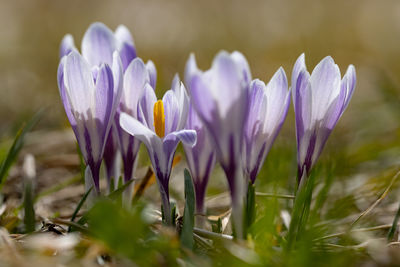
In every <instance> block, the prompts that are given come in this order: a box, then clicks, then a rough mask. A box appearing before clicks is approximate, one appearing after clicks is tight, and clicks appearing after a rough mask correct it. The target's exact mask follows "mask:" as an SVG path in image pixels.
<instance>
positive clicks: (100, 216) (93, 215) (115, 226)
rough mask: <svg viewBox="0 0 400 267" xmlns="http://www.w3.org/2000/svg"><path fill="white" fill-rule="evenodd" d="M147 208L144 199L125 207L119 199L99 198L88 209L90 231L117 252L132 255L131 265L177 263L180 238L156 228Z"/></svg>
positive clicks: (170, 264)
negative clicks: (146, 211)
mask: <svg viewBox="0 0 400 267" xmlns="http://www.w3.org/2000/svg"><path fill="white" fill-rule="evenodd" d="M144 208H145V206H144V205H143V203H141V202H137V203H136V204H135V205H133V206H132V208H131V209H125V208H123V207H122V206H121V205H120V203H118V202H116V201H112V200H110V199H99V200H98V201H97V202H96V203H95V204H94V206H93V208H92V209H90V210H89V212H88V213H87V218H88V226H89V228H88V229H89V230H90V232H89V234H90V235H91V237H92V238H95V239H97V240H100V241H101V243H102V244H104V245H105V246H106V247H107V248H108V249H109V250H110V251H111V252H113V253H114V254H117V255H118V256H123V257H127V258H129V259H131V260H132V264H130V263H129V262H128V263H127V264H128V265H134V266H159V265H163V266H164V265H165V266H176V265H177V263H176V259H177V258H178V257H179V256H180V254H179V242H176V241H177V240H176V239H175V238H171V235H170V234H168V235H165V234H164V233H163V232H162V231H161V232H157V233H155V232H154V231H152V230H151V228H150V225H149V224H150V223H151V222H150V221H149V218H148V216H145V213H144V212H145V211H144ZM118 258H119V257H118ZM118 258H117V259H118ZM124 262H126V261H124Z"/></svg>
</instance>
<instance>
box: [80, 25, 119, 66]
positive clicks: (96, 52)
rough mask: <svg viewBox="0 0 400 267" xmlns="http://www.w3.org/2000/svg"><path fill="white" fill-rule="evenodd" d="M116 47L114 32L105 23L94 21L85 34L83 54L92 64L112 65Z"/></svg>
mask: <svg viewBox="0 0 400 267" xmlns="http://www.w3.org/2000/svg"><path fill="white" fill-rule="evenodd" d="M116 49H117V47H116V40H115V37H114V33H113V32H112V31H111V30H110V29H109V28H108V27H107V26H105V25H104V24H103V23H100V22H96V23H93V24H92V25H90V27H89V29H88V30H87V31H86V33H85V35H84V36H83V39H82V55H83V57H84V58H85V59H86V60H87V61H88V62H89V64H90V65H92V66H93V65H100V64H101V63H107V64H108V65H110V66H112V62H113V52H114V51H115V50H116Z"/></svg>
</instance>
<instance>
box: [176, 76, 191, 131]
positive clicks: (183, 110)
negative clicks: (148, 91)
mask: <svg viewBox="0 0 400 267" xmlns="http://www.w3.org/2000/svg"><path fill="white" fill-rule="evenodd" d="M173 91H174V93H175V96H176V98H177V100H178V105H179V122H178V126H177V129H178V130H180V129H183V127H184V126H185V124H186V120H187V111H188V110H189V97H188V95H187V93H186V88H185V86H184V85H183V83H182V82H181V81H179V84H178V85H177V86H175V87H173Z"/></svg>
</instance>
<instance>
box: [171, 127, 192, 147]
mask: <svg viewBox="0 0 400 267" xmlns="http://www.w3.org/2000/svg"><path fill="white" fill-rule="evenodd" d="M196 136H197V135H196V131H195V130H186V129H185V130H180V131H177V132H172V133H170V134H168V135H167V136H166V137H165V138H164V140H163V141H164V142H166V141H168V140H174V139H176V138H177V139H178V140H179V141H181V142H182V143H183V144H185V145H188V146H194V145H195V144H196Z"/></svg>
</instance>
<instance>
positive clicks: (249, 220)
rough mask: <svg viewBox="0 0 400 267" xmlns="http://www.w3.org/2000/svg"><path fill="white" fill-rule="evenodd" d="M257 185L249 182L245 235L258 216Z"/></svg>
mask: <svg viewBox="0 0 400 267" xmlns="http://www.w3.org/2000/svg"><path fill="white" fill-rule="evenodd" d="M255 192H256V191H255V186H254V185H253V184H252V183H251V182H249V185H248V188H247V196H246V207H245V208H246V210H245V224H244V225H245V229H244V230H245V236H246V235H247V234H248V232H249V228H250V227H251V225H252V224H253V223H254V220H255V218H256V201H255V200H256V198H255V196H256V193H255Z"/></svg>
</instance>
